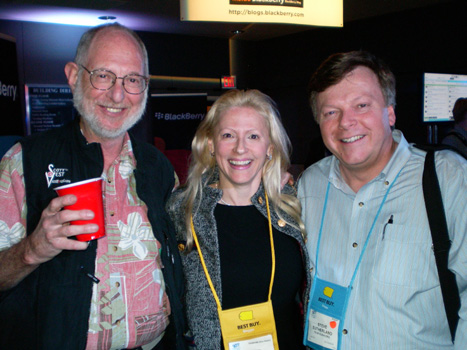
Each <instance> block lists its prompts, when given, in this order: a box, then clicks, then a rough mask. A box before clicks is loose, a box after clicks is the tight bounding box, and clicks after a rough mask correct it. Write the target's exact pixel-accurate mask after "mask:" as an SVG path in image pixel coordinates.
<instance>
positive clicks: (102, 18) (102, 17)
mask: <svg viewBox="0 0 467 350" xmlns="http://www.w3.org/2000/svg"><path fill="white" fill-rule="evenodd" d="M97 18H99V19H101V20H103V21H113V20H115V19H117V17H115V16H99V17H97Z"/></svg>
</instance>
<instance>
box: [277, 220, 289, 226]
mask: <svg viewBox="0 0 467 350" xmlns="http://www.w3.org/2000/svg"><path fill="white" fill-rule="evenodd" d="M277 224H278V225H279V227H284V226H285V225H287V224H286V222H285V221H284V220H282V219H280V220H279V221H277Z"/></svg>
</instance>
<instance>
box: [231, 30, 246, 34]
mask: <svg viewBox="0 0 467 350" xmlns="http://www.w3.org/2000/svg"><path fill="white" fill-rule="evenodd" d="M231 33H232V34H242V33H245V31H243V30H240V29H237V30H232V31H231Z"/></svg>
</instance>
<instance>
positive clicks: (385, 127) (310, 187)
mask: <svg viewBox="0 0 467 350" xmlns="http://www.w3.org/2000/svg"><path fill="white" fill-rule="evenodd" d="M310 92H311V95H310V102H311V107H312V110H313V114H314V116H315V119H316V121H317V123H318V124H319V126H320V129H321V134H322V137H323V141H324V144H325V145H326V147H327V148H328V149H329V151H331V153H332V154H333V155H332V156H330V157H327V158H325V159H323V160H321V161H319V162H318V163H316V164H314V165H312V166H311V167H309V168H308V169H307V170H306V171H305V172H304V174H303V176H302V177H301V179H300V182H299V187H298V196H299V198H300V201H301V203H302V217H303V220H304V222H305V226H306V229H307V233H308V242H307V249H308V251H309V253H310V256H311V261H312V263H313V264H314V270H313V274H314V276H313V286H312V292H311V294H310V303H309V305H310V308H309V310H308V315H307V327H306V328H307V329H306V334H305V344H306V345H308V346H310V347H311V348H314V349H380V350H390V349H391V350H392V349H425V350H439V349H465V348H466V347H467V269H466V266H467V244H466V243H467V242H466V240H467V232H466V231H467V228H466V227H467V216H466V215H465V208H466V206H467V196H466V192H467V191H466V190H467V175H466V174H467V163H466V161H465V160H464V159H463V158H462V157H461V156H459V155H458V154H455V153H453V152H451V151H438V152H436V154H435V162H436V171H437V174H438V178H439V183H440V188H441V193H442V196H443V202H444V208H445V209H446V219H447V224H448V230H449V236H450V239H451V241H452V246H451V249H450V251H449V262H448V267H449V269H450V270H451V271H452V272H454V274H455V276H456V279H457V284H458V288H459V291H460V298H461V304H462V306H461V309H460V310H459V317H460V319H459V323H458V327H457V332H456V337H455V341H454V344H453V341H452V340H451V334H450V330H449V326H448V321H447V318H446V313H445V310H444V304H443V298H442V294H441V289H440V282H439V278H438V272H437V267H436V262H435V257H434V254H433V251H432V249H431V247H432V238H431V233H430V227H429V223H428V218H427V213H426V209H425V202H424V198H423V190H422V173H423V168H424V161H425V155H426V152H424V151H422V150H419V149H417V148H414V147H413V145H410V144H409V143H408V142H407V141H406V139H405V138H404V136H403V134H402V133H401V132H400V131H398V130H395V128H394V126H395V122H396V115H395V95H396V93H395V78H394V75H393V74H392V73H391V71H390V70H389V68H388V67H387V66H386V65H385V63H384V62H382V61H381V60H380V59H378V58H376V57H375V56H373V55H372V54H370V53H367V52H363V51H354V52H348V53H339V54H334V55H332V56H330V57H329V58H328V59H327V60H325V61H324V62H323V63H322V64H321V66H320V67H319V68H318V70H317V71H316V72H315V73H314V75H313V76H312V78H311V81H310Z"/></svg>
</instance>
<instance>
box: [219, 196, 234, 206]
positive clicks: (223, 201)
mask: <svg viewBox="0 0 467 350" xmlns="http://www.w3.org/2000/svg"><path fill="white" fill-rule="evenodd" d="M220 202H221V203H222V204H225V205H228V206H229V207H231V206H232V204H229V203H227V202H226V201H225V200H223V199H222V198H221V199H220Z"/></svg>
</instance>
